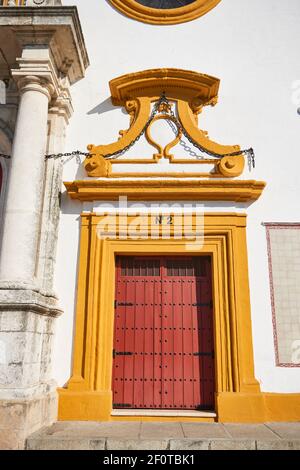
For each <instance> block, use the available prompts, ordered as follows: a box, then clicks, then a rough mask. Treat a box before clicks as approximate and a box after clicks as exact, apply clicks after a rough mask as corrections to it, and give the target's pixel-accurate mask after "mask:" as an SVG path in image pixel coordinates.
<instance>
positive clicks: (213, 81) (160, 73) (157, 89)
mask: <svg viewBox="0 0 300 470" xmlns="http://www.w3.org/2000/svg"><path fill="white" fill-rule="evenodd" d="M219 85H220V81H219V79H217V78H215V77H211V76H209V75H204V74H199V73H196V72H191V71H186V70H179V69H153V70H146V71H142V72H138V73H132V74H128V75H124V76H121V77H119V78H116V79H114V80H112V81H111V82H110V90H111V100H112V103H113V104H114V105H116V106H124V108H125V109H126V111H127V113H128V115H129V128H128V129H127V130H120V131H119V135H120V138H119V139H118V140H117V141H116V142H113V143H111V144H108V145H89V146H88V150H89V152H90V156H89V157H88V158H87V159H86V160H85V162H84V165H85V169H86V171H87V174H88V176H93V177H117V176H127V175H130V176H137V177H138V176H141V173H139V172H138V171H137V172H135V173H134V174H132V173H130V172H128V173H126V170H125V171H122V172H120V173H118V172H116V171H115V170H114V165H115V164H122V165H124V164H125V165H126V164H127V165H130V164H134V165H145V163H151V164H153V165H155V164H157V163H159V162H160V161H161V160H162V159H166V160H167V161H168V163H169V165H168V169H167V170H166V169H164V171H163V173H160V172H159V171H157V168H155V171H154V172H153V171H152V172H151V170H149V171H148V172H147V173H143V177H147V176H149V177H151V176H170V175H172V176H176V175H177V176H180V174H182V170H181V171H177V170H176V165H178V164H181V165H184V166H185V167H184V168H185V175H186V176H193V177H210V178H216V177H219V178H220V177H221V178H224V177H226V178H233V177H236V176H239V175H241V174H242V172H243V169H244V165H245V157H244V155H245V154H247V156H248V158H250V159H251V158H252V157H253V154H252V149H249V150H247V151H244V150H241V148H240V146H239V145H222V144H219V143H217V142H214V141H213V140H211V139H210V138H209V137H208V134H207V132H206V131H204V130H201V129H200V128H199V127H198V117H199V114H200V113H201V111H202V109H203V107H205V106H215V105H216V104H217V100H218V90H219ZM161 120H165V121H167V122H168V124H169V126H170V127H171V129H172V131H173V133H174V137H173V138H172V140H171V141H170V142H169V143H168V144H167V145H162V144H161V143H160V142H158V141H156V140H155V139H154V138H153V136H152V126H153V124H154V123H156V122H157V121H161ZM142 137H144V138H145V139H146V141H147V142H148V143H149V144H150V145H151V146H152V147H154V148H155V150H156V151H155V153H153V154H152V155H151V154H150V155H145V156H141V155H138V157H136V158H129V157H128V156H127V155H126V153H127V151H128V150H129V149H131V147H133V146H134V145H135V143H136V142H137V141H138V140H139V139H140V138H142ZM182 139H185V141H186V142H188V143H189V145H191V146H192V147H194V148H195V149H196V150H197V151H198V153H199V155H197V157H195V152H194V156H190V155H189V156H188V157H187V156H186V155H183V156H182V157H175V156H174V155H173V154H172V153H171V149H172V148H173V147H175V146H176V145H177V144H178V143H180V142H181V141H182ZM190 154H191V152H190ZM189 165H193V171H191V173H190V174H189V173H187V171H188V168H189ZM195 165H197V166H195ZM122 168H123V167H122ZM147 168H150V167H147ZM152 168H154V167H152ZM177 168H178V167H177ZM190 168H192V167H190Z"/></svg>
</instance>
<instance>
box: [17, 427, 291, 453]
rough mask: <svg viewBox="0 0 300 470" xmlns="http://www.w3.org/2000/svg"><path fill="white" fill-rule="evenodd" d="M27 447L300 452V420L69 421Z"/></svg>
mask: <svg viewBox="0 0 300 470" xmlns="http://www.w3.org/2000/svg"><path fill="white" fill-rule="evenodd" d="M26 449H27V450H300V423H265V424H221V423H199V424H198V423H187V422H182V423H180V422H149V421H148V422H147V421H144V422H139V421H111V422H91V421H81V422H77V421H64V422H56V423H54V424H53V425H52V426H49V427H46V428H43V429H41V430H39V431H37V432H35V433H34V434H32V435H31V436H29V437H28V438H27V441H26Z"/></svg>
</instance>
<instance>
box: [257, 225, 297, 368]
mask: <svg viewBox="0 0 300 470" xmlns="http://www.w3.org/2000/svg"><path fill="white" fill-rule="evenodd" d="M262 225H263V226H264V227H266V236H267V250H268V264H269V278H270V296H271V306H272V323H273V338H274V347H275V358H276V366H278V367H300V363H297V364H294V363H286V362H280V360H279V350H278V334H277V324H276V306H275V296H274V282H273V269H272V250H271V239H270V232H271V230H272V229H276V230H285V229H293V230H300V223H298V222H295V223H293V222H290V223H289V222H286V223H283V222H264V223H263V224H262Z"/></svg>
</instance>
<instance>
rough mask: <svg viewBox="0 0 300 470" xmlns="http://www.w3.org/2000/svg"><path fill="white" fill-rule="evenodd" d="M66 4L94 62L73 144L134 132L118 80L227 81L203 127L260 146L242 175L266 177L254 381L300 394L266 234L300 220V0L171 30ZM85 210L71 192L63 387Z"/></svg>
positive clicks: (104, 8) (96, 4) (254, 247)
mask: <svg viewBox="0 0 300 470" xmlns="http://www.w3.org/2000/svg"><path fill="white" fill-rule="evenodd" d="M63 3H64V5H74V4H76V5H77V6H78V8H79V13H80V17H81V21H82V27H83V32H84V35H85V39H86V43H87V48H88V51H89V55H90V60H91V66H90V67H89V69H88V71H87V75H86V78H85V79H84V80H82V81H81V82H79V83H78V84H76V85H74V86H73V88H72V95H73V103H74V107H75V114H74V116H73V118H72V120H71V124H70V126H69V129H68V137H67V143H66V150H74V149H77V148H79V149H85V148H86V145H87V144H89V143H94V144H102V143H109V142H111V141H114V140H116V138H117V137H118V131H119V129H123V128H126V126H127V124H128V117H127V116H126V115H125V114H124V113H122V112H121V110H120V109H119V108H113V107H112V106H111V104H110V102H109V101H108V98H109V96H110V93H109V87H108V82H109V81H110V80H111V79H112V78H115V77H117V76H120V75H122V74H126V73H130V72H135V71H138V70H144V69H150V68H159V67H176V68H182V69H188V70H195V71H197V72H201V73H207V74H209V75H213V76H216V77H218V78H220V79H221V87H220V93H219V104H218V105H217V106H216V107H215V108H209V109H207V110H205V111H204V112H203V114H202V115H201V117H200V127H201V128H203V129H205V130H208V131H209V135H210V137H211V138H212V139H214V140H216V141H218V142H220V143H223V144H240V145H241V146H242V147H243V148H246V147H249V146H253V147H254V149H255V151H256V169H255V170H254V171H252V173H251V174H250V175H249V174H248V170H246V172H245V173H244V175H243V177H244V178H253V179H257V180H265V181H267V183H268V186H267V189H266V190H265V192H264V194H263V196H262V198H261V199H260V200H259V201H258V202H256V203H254V204H253V205H251V206H250V207H249V208H248V209H247V212H248V214H249V217H248V247H249V269H250V288H251V303H252V321H253V339H254V355H255V372H256V377H257V379H258V380H259V381H260V383H261V387H262V390H264V391H270V392H300V373H299V368H290V369H288V368H279V367H275V356H274V344H273V328H272V320H271V305H270V290H269V274H268V264H267V247H266V236H265V229H264V227H262V225H261V223H262V222H267V221H273V222H297V221H299V218H300V216H299V205H300V204H299V200H300V188H299V183H298V175H299V170H300V161H299V158H298V154H299V146H300V141H299V126H300V116H299V115H298V114H297V107H299V106H300V93H298V95H299V102H298V103H297V100H296V98H297V92H295V89H293V87H296V86H298V87H299V88H300V85H299V83H298V84H297V83H296V81H297V80H300V61H299V50H298V44H299V42H300V28H299V21H300V3H299V0H287V1H285V2H282V0H264V1H262V0H223V1H222V2H221V3H220V5H219V6H218V7H216V8H215V9H214V10H212V11H211V12H210V13H208V14H207V15H206V16H204V17H202V18H199V19H198V20H195V21H193V22H190V23H185V24H181V25H175V26H167V27H166V26H165V27H158V26H152V25H146V24H143V23H139V22H135V21H133V20H131V19H129V18H126V17H124V16H122V15H121V14H120V13H119V12H117V11H115V10H114V9H113V8H112V7H111V6H110V5H109V4H108V2H106V1H105V0H88V2H87V1H84V0H64V2H63ZM146 150H147V152H149V151H150V152H151V148H149V147H148V146H147V147H146V146H143V144H140V143H139V145H138V147H136V151H135V153H137V152H139V151H141V152H142V151H146ZM141 152H140V153H141ZM131 154H132V151H131ZM148 154H149V153H147V155H148ZM84 176H85V174H84V171H83V170H82V169H81V168H78V165H76V163H75V161H73V162H71V163H68V164H67V165H66V166H65V171H64V180H65V181H72V180H74V179H80V178H82V177H84ZM81 210H82V207H81V204H79V203H75V202H72V201H70V200H68V198H67V197H66V195H64V196H63V203H62V216H61V222H60V233H59V243H58V258H57V259H58V261H57V269H56V290H57V293H58V295H59V297H60V302H61V306H62V308H63V309H64V311H65V313H64V315H63V316H62V317H61V318H60V319H59V320H58V324H57V335H56V344H55V363H54V376H55V378H56V379H57V381H58V383H59V385H63V384H64V383H65V382H66V381H67V379H68V378H69V376H70V367H71V356H72V341H73V322H74V302H75V297H76V292H75V286H76V270H77V255H78V233H79V229H78V227H79V225H78V224H79V214H80V212H81ZM206 210H208V211H212V210H225V211H233V210H234V207H232V206H230V205H228V204H222V205H220V206H218V207H215V208H212V207H211V204H209V205H207V209H206ZM238 210H241V206H239V208H238ZM299 321H300V320H299ZM299 339H300V338H299Z"/></svg>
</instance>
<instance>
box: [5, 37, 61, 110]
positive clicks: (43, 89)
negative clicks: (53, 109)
mask: <svg viewBox="0 0 300 470" xmlns="http://www.w3.org/2000/svg"><path fill="white" fill-rule="evenodd" d="M17 62H18V64H19V68H18V69H12V71H11V73H12V77H13V78H14V80H15V82H16V83H17V86H18V88H19V91H20V93H25V92H26V91H29V90H31V91H37V92H40V93H43V94H45V95H46V96H47V97H48V100H49V101H51V99H56V98H57V97H58V96H59V94H60V79H59V75H58V73H57V70H56V68H55V66H54V64H53V62H52V60H51V57H50V52H49V48H48V46H44V47H43V46H41V47H38V46H37V47H24V49H23V52H22V57H21V58H19V59H17Z"/></svg>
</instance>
